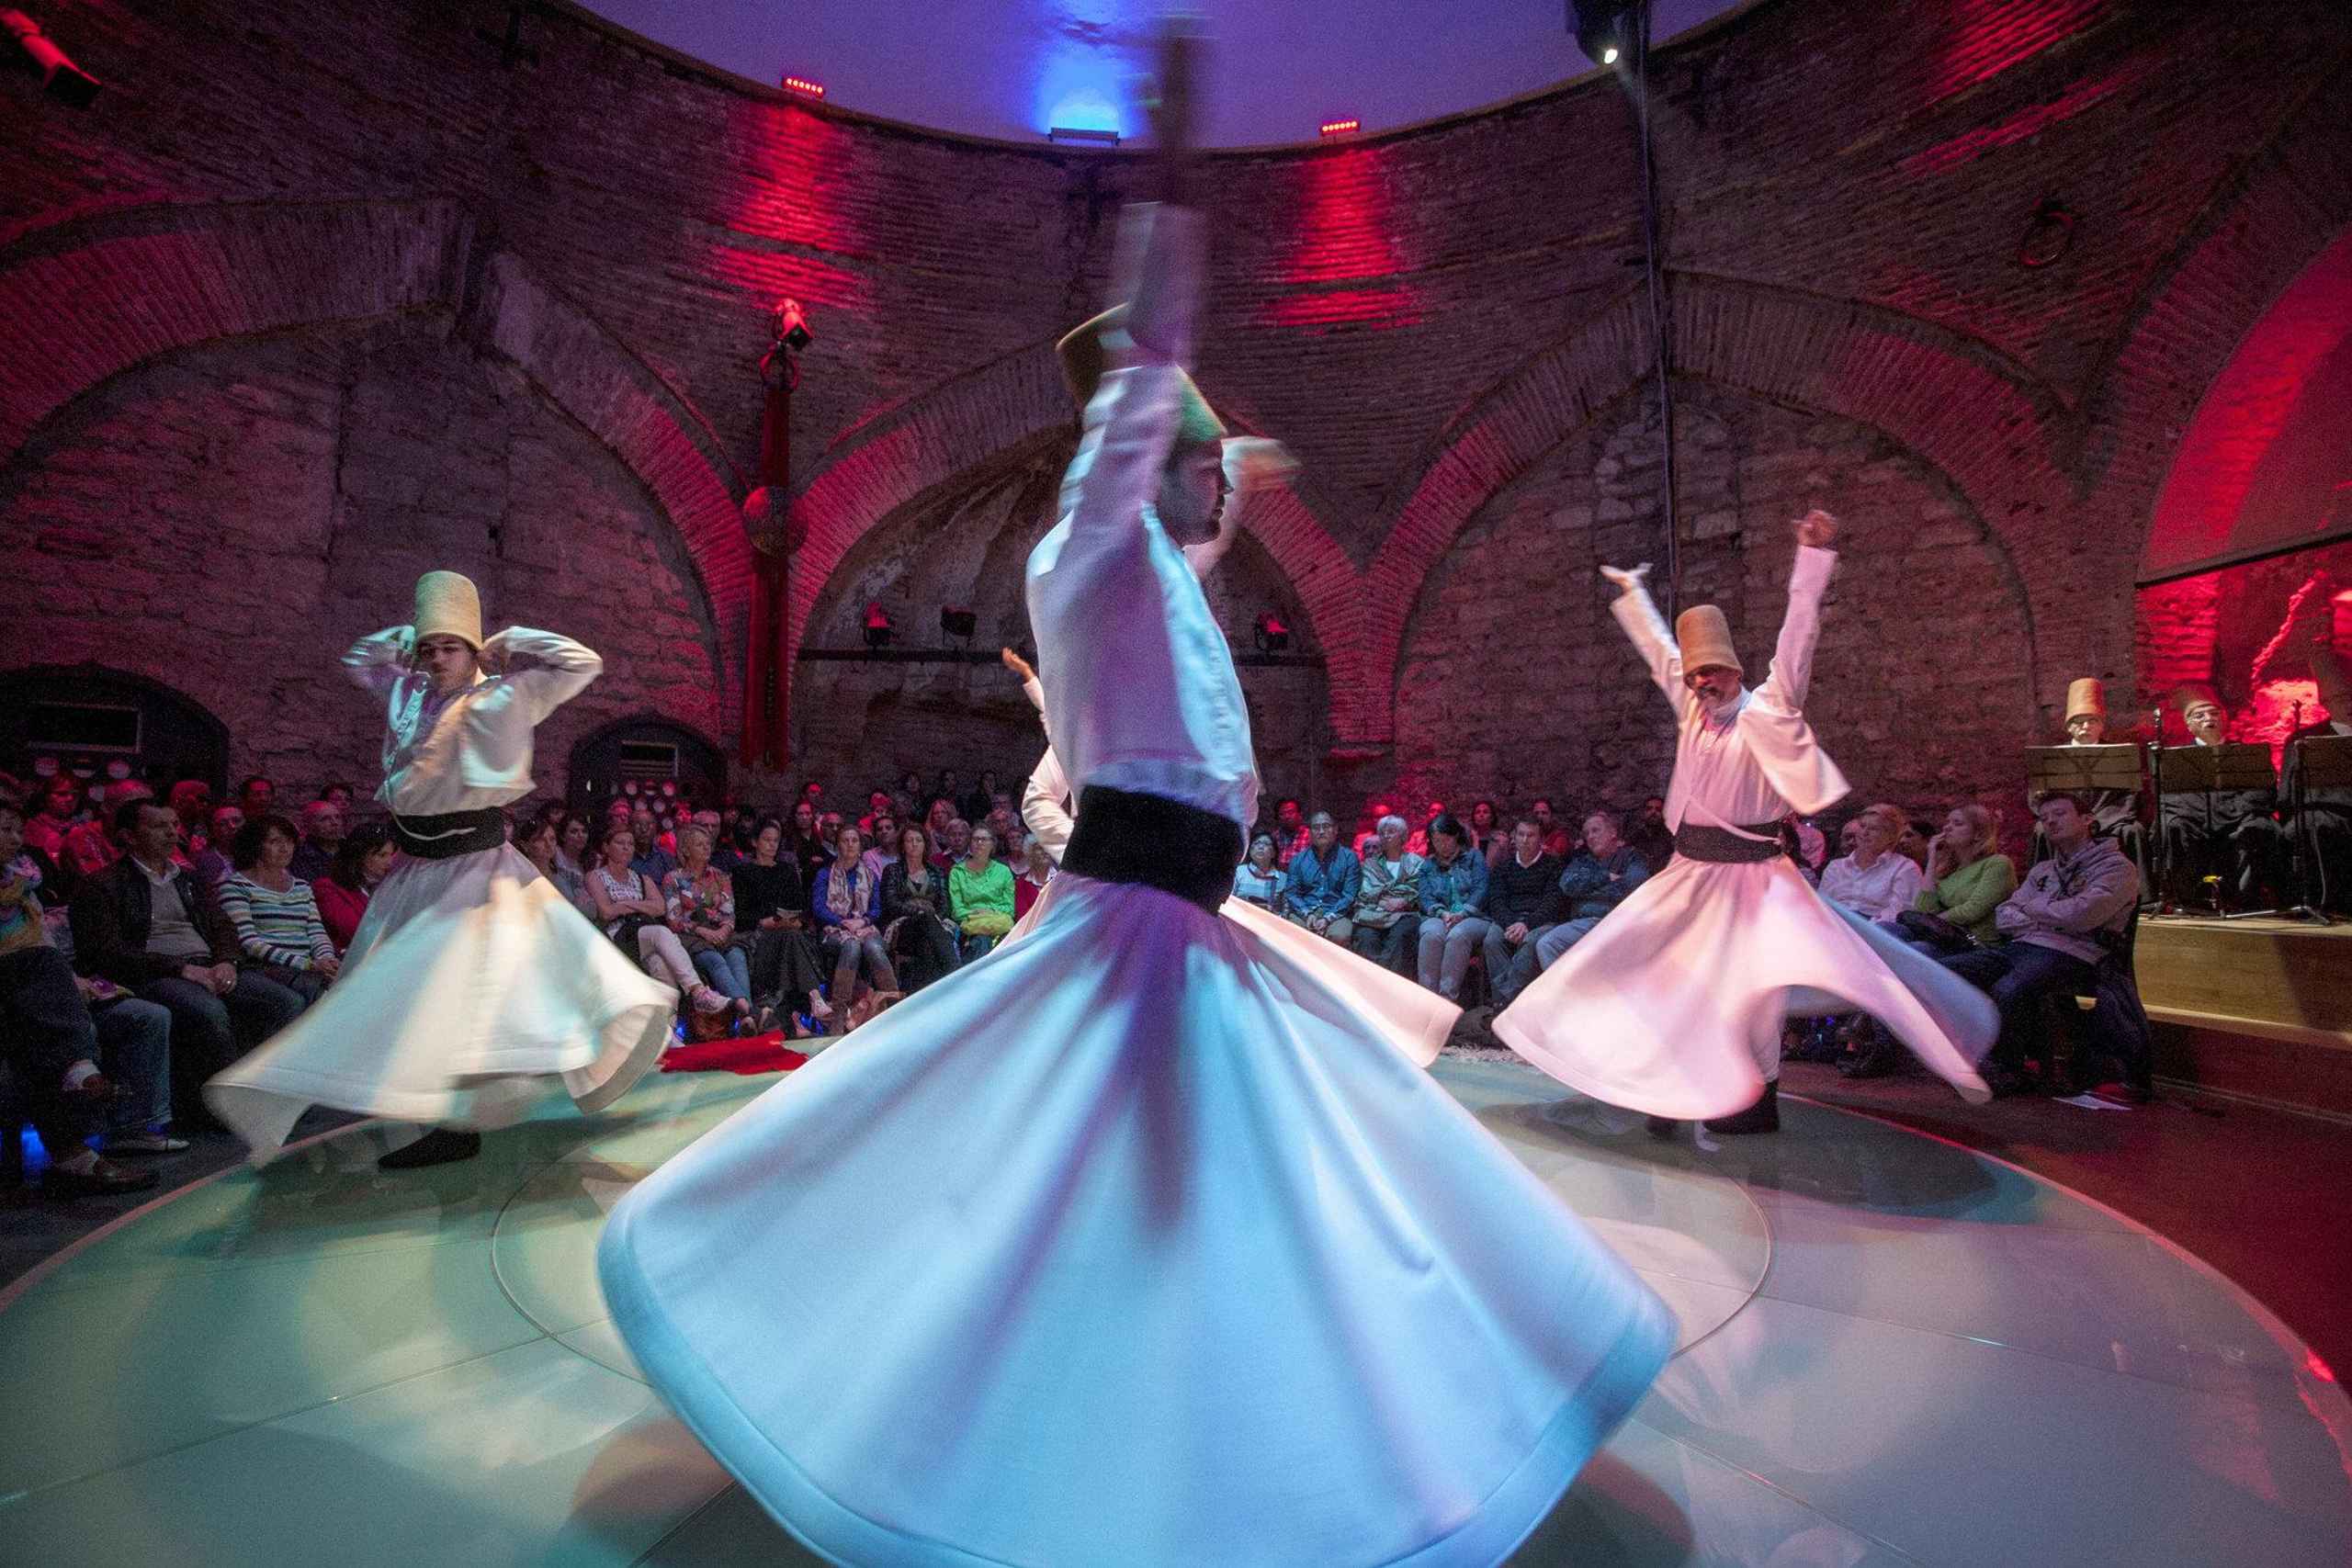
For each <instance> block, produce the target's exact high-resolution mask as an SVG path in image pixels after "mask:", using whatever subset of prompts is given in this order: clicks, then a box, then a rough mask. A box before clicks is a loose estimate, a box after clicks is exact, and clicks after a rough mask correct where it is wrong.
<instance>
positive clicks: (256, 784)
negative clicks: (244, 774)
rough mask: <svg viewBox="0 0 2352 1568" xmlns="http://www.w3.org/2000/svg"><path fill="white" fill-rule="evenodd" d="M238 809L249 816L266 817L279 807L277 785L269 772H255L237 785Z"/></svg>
mask: <svg viewBox="0 0 2352 1568" xmlns="http://www.w3.org/2000/svg"><path fill="white" fill-rule="evenodd" d="M237 809H238V810H240V811H242V812H243V813H244V814H245V816H246V817H247V818H254V817H266V816H268V815H269V814H270V813H271V812H272V811H275V810H276V809H277V784H273V783H272V782H270V777H269V775H268V774H267V773H254V774H252V775H251V776H249V777H248V778H246V779H245V780H244V781H243V783H241V784H238V785H237Z"/></svg>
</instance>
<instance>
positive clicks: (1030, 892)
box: [1012, 833, 1054, 925]
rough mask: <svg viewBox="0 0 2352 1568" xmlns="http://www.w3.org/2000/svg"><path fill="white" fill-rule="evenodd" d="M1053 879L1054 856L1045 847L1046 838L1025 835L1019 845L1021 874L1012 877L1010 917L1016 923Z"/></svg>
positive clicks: (1032, 834)
mask: <svg viewBox="0 0 2352 1568" xmlns="http://www.w3.org/2000/svg"><path fill="white" fill-rule="evenodd" d="M1053 879H1054V857H1053V854H1052V852H1049V851H1048V850H1047V849H1046V840H1043V839H1040V838H1039V837H1037V836H1036V835H1035V833H1031V834H1027V835H1025V836H1024V837H1023V840H1022V846H1021V874H1019V875H1018V876H1015V877H1014V878H1013V879H1012V919H1013V922H1014V923H1015V924H1016V925H1017V924H1019V923H1020V921H1021V920H1022V919H1023V917H1024V916H1026V915H1027V914H1028V913H1029V911H1030V909H1031V908H1034V907H1035V905H1036V902H1037V897H1038V895H1039V894H1041V893H1043V892H1045V890H1046V884H1047V883H1049V882H1051V881H1052V880H1053Z"/></svg>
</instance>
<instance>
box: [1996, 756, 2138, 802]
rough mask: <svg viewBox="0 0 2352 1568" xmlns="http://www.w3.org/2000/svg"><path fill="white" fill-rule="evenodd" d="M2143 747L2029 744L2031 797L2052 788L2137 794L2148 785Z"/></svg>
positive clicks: (2027, 763) (2027, 773)
mask: <svg viewBox="0 0 2352 1568" xmlns="http://www.w3.org/2000/svg"><path fill="white" fill-rule="evenodd" d="M2143 771H2144V764H2143V758H2142V757H2141V748H2139V747H2138V746H2133V745H2123V746H2029V747H2027V748H2026V752H2025V782H2026V789H2027V791H2028V792H2029V794H2028V798H2029V799H2031V798H2035V797H2038V796H2040V795H2044V794H2047V793H2048V792H2050V791H2052V790H2065V791H2069V792H2071V793H2074V794H2077V795H2103V794H2105V793H2107V792H2109V791H2110V790H2112V791H2115V792H2117V793H2120V794H2123V795H2137V794H2139V793H2140V791H2141V790H2142V789H2143V787H2145V783H2146V781H2145V779H2144V777H2143Z"/></svg>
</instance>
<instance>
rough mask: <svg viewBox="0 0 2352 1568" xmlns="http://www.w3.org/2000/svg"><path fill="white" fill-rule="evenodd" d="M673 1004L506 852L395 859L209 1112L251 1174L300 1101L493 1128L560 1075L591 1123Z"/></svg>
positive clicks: (665, 1036)
mask: <svg viewBox="0 0 2352 1568" xmlns="http://www.w3.org/2000/svg"><path fill="white" fill-rule="evenodd" d="M676 1005H677V995H676V993H675V992H673V991H672V990H671V989H670V987H667V986H664V985H662V984H661V983H660V982H659V981H657V980H655V979H653V978H652V977H651V976H649V975H646V974H645V973H643V972H642V971H640V970H639V968H638V967H637V965H635V964H631V963H630V962H629V961H628V959H627V958H626V957H624V956H623V955H622V953H621V951H620V949H618V948H616V947H615V946H614V945H613V944H612V942H610V941H608V940H606V938H605V934H604V933H603V932H602V931H598V930H597V929H596V928H595V927H594V926H593V925H591V924H589V922H588V921H587V919H585V918H583V917H582V915H581V913H580V912H579V911H578V910H577V909H575V908H572V907H571V904H570V903H569V902H568V901H567V900H566V899H565V898H564V897H563V896H562V894H560V893H559V892H558V891H557V890H556V888H555V886H554V885H553V884H552V883H549V882H548V880H547V879H546V878H545V877H542V876H541V875H540V874H538V872H537V870H536V869H535V868H534V867H533V866H532V864H531V863H530V862H528V861H526V860H525V859H524V858H523V857H522V856H521V855H520V854H518V853H517V852H515V849H514V848H513V847H512V846H511V845H502V846H501V847H499V848H497V849H494V850H483V851H480V852H476V853H472V854H465V855H458V856H454V857H452V858H450V859H447V860H418V859H410V858H403V859H401V861H400V863H398V864H396V865H395V866H394V867H393V868H392V873H391V874H390V875H389V876H387V877H385V878H384V881H383V885H382V886H380V887H379V888H378V889H377V890H376V894H375V897H372V898H370V899H369V900H368V913H367V916H366V918H365V919H362V920H361V921H360V923H359V930H358V931H357V932H356V933H355V934H354V935H353V937H352V940H351V951H350V952H349V953H346V954H345V957H344V963H343V973H342V975H341V976H339V977H338V978H337V979H336V980H335V982H334V985H332V986H330V987H327V990H326V994H325V995H324V996H322V997H321V998H319V999H318V1000H317V1001H316V1002H313V1003H312V1004H311V1006H310V1007H309V1008H307V1009H305V1010H303V1012H302V1013H301V1015H300V1017H298V1018H297V1019H295V1021H293V1022H292V1023H291V1024H289V1025H288V1026H287V1027H286V1028H285V1029H284V1030H283V1031H281V1032H279V1033H278V1034H277V1036H276V1037H275V1038H274V1039H272V1040H270V1041H269V1042H267V1043H265V1044H264V1045H262V1046H261V1047H260V1048H259V1049H257V1050H254V1051H253V1052H251V1053H250V1054H248V1055H245V1056H243V1057H242V1058H241V1059H239V1060H238V1061H236V1062H234V1063H232V1064H231V1065H230V1066H228V1067H227V1068H226V1069H224V1070H223V1071H222V1072H220V1074H219V1075H218V1076H217V1077H214V1078H213V1079H212V1080H211V1081H210V1082H209V1083H208V1084H206V1085H205V1086H204V1098H205V1102H206V1103H207V1104H208V1105H209V1106H210V1107H211V1108H212V1111H213V1113H214V1114H215V1115H217V1116H219V1117H220V1120H221V1121H223V1122H227V1123H228V1124H229V1125H230V1126H231V1127H232V1128H233V1129H234V1130H235V1131H236V1133H237V1134H238V1135H239V1136H240V1137H243V1139H244V1140H245V1142H246V1143H247V1144H249V1145H252V1148H253V1151H254V1159H255V1160H256V1161H263V1160H267V1159H269V1158H271V1157H273V1156H276V1154H277V1151H278V1149H279V1148H280V1147H281V1146H282V1145H284V1143H285V1141H286V1134H287V1133H288V1131H289V1130H290V1129H291V1128H292V1127H293V1125H294V1122H296V1120H297V1119H299V1118H300V1116H301V1114H302V1111H304V1109H305V1108H307V1107H309V1106H311V1105H332V1106H335V1107H338V1108H340V1109H342V1110H345V1111H364V1112H367V1113H369V1114H372V1115H378V1116H390V1117H396V1118H398V1119H400V1120H401V1121H406V1122H433V1123H438V1124H442V1125H448V1126H464V1127H496V1126H503V1125H504V1124H505V1123H507V1122H512V1121H514V1120H515V1118H516V1117H518V1116H520V1115H521V1114H522V1113H523V1112H524V1111H526V1110H527V1109H528V1108H529V1106H530V1105H531V1103H532V1102H533V1101H534V1100H537V1099H538V1098H539V1097H540V1096H542V1095H544V1094H547V1093H548V1092H550V1091H551V1090H553V1089H556V1088H557V1087H558V1084H557V1082H556V1081H554V1080H558V1079H560V1088H561V1089H563V1091H564V1092H565V1093H568V1094H569V1095H571V1098H572V1100H574V1101H576V1102H577V1103H578V1104H579V1106H580V1108H581V1109H582V1111H596V1110H601V1109H602V1108H603V1107H605V1106H606V1105H609V1104H611V1103H612V1102H613V1101H614V1100H617V1099H619V1098H620V1097H621V1096H622V1095H623V1094H624V1093H626V1092H628V1088H629V1086H630V1085H632V1084H634V1083H635V1082H636V1081H637V1080H638V1078H639V1077H641V1076H642V1075H643V1074H644V1072H645V1070H646V1069H647V1068H648V1067H650V1066H652V1065H653V1063H654V1061H655V1060H656V1059H657V1058H658V1057H659V1056H660V1055H661V1054H662V1047H663V1046H664V1045H666V1044H667V1043H669V1039H670V1020H671V1017H672V1015H673V1011H674V1010H675V1008H676Z"/></svg>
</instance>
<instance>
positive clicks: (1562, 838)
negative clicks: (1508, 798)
mask: <svg viewBox="0 0 2352 1568" xmlns="http://www.w3.org/2000/svg"><path fill="white" fill-rule="evenodd" d="M1527 814H1528V816H1530V817H1532V818H1534V819H1535V826H1536V828H1537V829H1539V830H1540V831H1541V832H1542V833H1543V835H1544V853H1545V854H1547V855H1556V856H1558V857H1559V860H1560V863H1562V864H1563V865H1565V864H1566V863H1567V859H1568V852H1569V851H1571V850H1573V849H1575V848H1576V844H1577V839H1576V835H1575V834H1574V833H1571V832H1569V831H1568V825H1567V824H1566V822H1563V821H1560V820H1559V819H1558V818H1555V817H1554V816H1553V815H1552V803H1551V801H1549V800H1547V799H1545V798H1544V796H1542V795H1537V796H1536V797H1535V800H1534V803H1533V804H1532V805H1531V806H1529V807H1528V808H1527Z"/></svg>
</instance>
